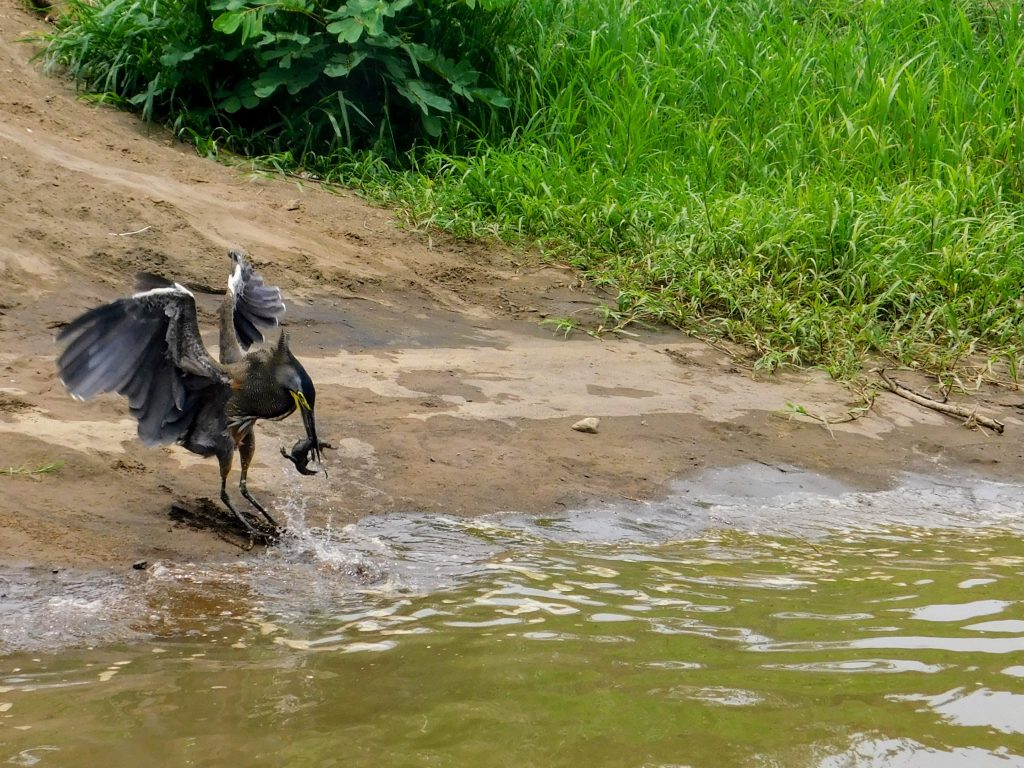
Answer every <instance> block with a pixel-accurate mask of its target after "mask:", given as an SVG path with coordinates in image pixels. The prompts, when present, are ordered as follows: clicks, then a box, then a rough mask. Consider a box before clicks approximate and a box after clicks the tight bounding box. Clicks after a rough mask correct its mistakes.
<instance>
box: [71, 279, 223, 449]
mask: <svg viewBox="0 0 1024 768" xmlns="http://www.w3.org/2000/svg"><path fill="white" fill-rule="evenodd" d="M57 340H58V341H61V342H65V343H66V344H67V346H66V348H65V349H64V351H63V352H62V353H61V355H60V357H59V358H58V360H57V369H58V371H59V372H60V377H61V381H63V382H64V386H65V387H67V389H68V391H69V392H70V393H71V394H72V395H73V396H74V397H77V398H79V399H82V400H85V399H87V398H90V397H92V396H93V395H97V394H99V393H101V392H117V393H118V394H121V395H124V396H125V397H127V398H128V405H129V408H130V409H131V414H132V416H134V417H135V418H136V419H138V422H139V437H140V438H142V440H143V442H145V443H148V444H156V443H171V442H174V441H176V440H179V439H183V438H184V437H185V436H186V435H188V434H189V432H190V431H191V430H192V429H193V426H194V421H195V419H196V416H197V414H198V413H199V412H200V410H201V408H202V406H203V405H204V404H205V403H207V402H208V401H209V399H210V398H223V399H225V400H226V399H227V396H228V395H229V394H230V379H229V377H228V375H227V374H226V373H225V372H224V371H223V369H222V368H221V367H220V366H218V365H217V363H215V362H214V361H213V358H211V357H210V354H209V353H208V352H207V351H206V347H205V346H204V345H203V340H202V337H200V335H199V323H198V320H197V318H196V304H195V299H194V298H193V296H192V294H191V293H190V292H189V291H188V290H187V289H185V288H184V287H182V286H181V285H178V284H177V283H172V284H170V285H165V286H163V287H156V288H152V289H150V290H147V291H142V292H140V293H136V294H135V295H134V296H132V297H131V298H127V299H118V300H117V301H113V302H111V303H109V304H104V305H103V306H100V307H96V308H95V309H92V310H89V311H88V312H86V313H85V314H83V315H81V316H80V317H78V318H77V319H75V320H73V321H71V322H70V323H68V324H67V325H66V326H64V328H62V329H61V331H60V333H59V334H58V335H57Z"/></svg>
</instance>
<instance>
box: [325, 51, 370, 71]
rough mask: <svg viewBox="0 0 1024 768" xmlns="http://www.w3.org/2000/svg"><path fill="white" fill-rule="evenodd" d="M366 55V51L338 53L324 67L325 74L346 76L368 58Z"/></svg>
mask: <svg viewBox="0 0 1024 768" xmlns="http://www.w3.org/2000/svg"><path fill="white" fill-rule="evenodd" d="M366 56H367V54H366V52H365V51H353V52H352V53H336V54H335V55H334V56H332V57H331V60H330V62H328V64H327V66H325V67H324V74H325V75H327V76H328V77H345V76H346V75H348V74H350V73H351V72H352V70H353V69H355V68H356V67H358V66H359V65H360V64H361V63H362V62H363V60H365V59H366Z"/></svg>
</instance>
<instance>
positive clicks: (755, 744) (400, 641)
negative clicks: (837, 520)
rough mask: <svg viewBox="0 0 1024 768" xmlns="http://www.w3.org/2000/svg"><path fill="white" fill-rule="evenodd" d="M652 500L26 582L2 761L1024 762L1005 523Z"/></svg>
mask: <svg viewBox="0 0 1024 768" xmlns="http://www.w3.org/2000/svg"><path fill="white" fill-rule="evenodd" d="M907 498H913V499H917V500H918V501H920V499H919V497H917V496H913V495H912V496H910V497H907ZM861 501H863V499H861ZM933 502H934V499H932V500H931V501H928V502H927V503H929V504H933ZM860 503H861V502H858V504H860ZM915 503H917V502H915ZM921 503H924V502H921ZM949 503H950V504H954V503H955V504H964V503H966V502H964V499H963V498H960V497H957V498H956V499H953V500H952V501H949ZM970 503H971V504H973V509H974V511H975V512H977V514H979V515H984V514H985V509H986V507H985V504H986V502H985V500H984V499H982V500H981V501H978V500H977V499H975V500H974V501H972V502H970ZM1006 503H1007V502H1006V500H1005V499H1003V501H1002V502H1000V504H1002V505H1003V506H1001V507H999V505H995V506H992V505H990V506H989V507H988V509H989V510H990V511H991V510H992V509H995V507H999V509H1002V510H1003V512H1005V511H1006ZM885 504H888V505H889V506H892V504H893V502H892V500H891V499H890V500H889V501H888V502H885ZM885 504H883V506H885ZM782 506H785V505H780V504H774V505H772V508H780V507H782ZM803 506H804V507H805V508H806V509H820V507H821V504H820V503H818V504H817V506H815V502H813V501H805V502H803ZM904 506H906V505H904ZM932 508H933V511H934V504H933V507H932ZM843 509H844V510H846V511H845V512H841V513H839V516H840V517H842V516H843V515H847V516H848V515H849V509H850V505H849V504H847V505H846V506H845V507H843ZM978 510H980V511H978ZM950 511H951V513H953V512H956V510H955V509H952V508H951V510H950ZM996 511H997V512H998V509H997V510H996ZM734 512H735V510H734ZM663 513H665V510H662V512H661V513H659V514H657V515H654V516H653V517H650V516H649V517H647V518H644V519H643V520H641V519H640V518H639V517H637V516H634V517H633V518H630V519H628V520H627V519H624V518H623V517H621V516H616V513H613V512H609V513H604V514H603V516H601V515H597V516H586V515H578V516H576V517H568V518H564V519H559V520H547V521H543V520H542V521H531V522H529V523H525V522H523V521H521V520H518V519H515V518H509V519H508V520H501V519H498V520H496V521H491V522H487V523H480V522H477V523H470V522H460V521H453V520H447V519H443V518H442V519H430V518H425V517H408V518H402V517H401V516H396V517H395V518H393V519H390V520H385V521H379V522H377V523H376V524H375V525H376V527H370V528H369V529H367V528H359V529H354V530H349V531H345V532H335V533H331V532H323V531H321V532H317V536H310V537H309V538H307V539H304V540H303V542H300V543H297V544H294V545H292V546H291V547H290V548H289V547H288V546H286V547H284V548H283V549H282V551H281V552H275V553H270V554H268V555H267V556H266V557H264V558H260V559H258V562H256V563H238V564H233V565H225V566H223V567H219V568H211V567H208V568H195V567H191V566H187V565H170V564H160V565H157V566H154V567H153V568H151V569H150V571H149V573H147V574H142V575H139V577H138V579H137V580H136V581H134V582H129V583H124V584H114V583H109V582H104V583H102V584H99V585H97V584H96V583H95V582H90V581H89V580H88V579H85V578H83V579H82V580H81V581H80V582H72V581H67V582H65V583H63V584H61V585H60V588H48V589H46V590H37V593H33V594H31V595H30V594H28V593H27V592H24V591H23V593H22V597H21V602H20V603H19V604H18V605H17V606H15V608H17V609H18V610H21V611H24V612H25V617H26V620H27V621H29V622H30V623H31V622H36V624H37V625H38V626H37V627H36V628H35V629H27V628H26V626H25V625H24V623H21V624H17V623H16V622H15V621H14V620H13V619H11V618H10V614H8V620H7V623H6V624H4V623H3V621H2V620H0V629H3V630H5V632H6V635H5V634H3V633H2V632H0V638H3V637H6V638H7V639H8V643H9V645H10V646H11V647H12V648H13V647H14V645H15V642H14V641H15V640H17V644H19V645H20V647H21V648H22V650H11V651H10V652H9V653H7V655H4V656H0V765H2V764H12V765H24V766H28V765H38V766H62V767H63V768H75V767H77V766H82V767H85V766H89V767H92V766H105V767H106V768H117V767H119V766H132V767H133V768H134V767H135V766H139V765H146V766H149V765H153V766H157V765H159V766H165V765H166V766H229V765H238V766H335V765H336V766H515V768H521V767H522V766H587V767H588V768H599V767H604V766H608V767H609V768H611V767H616V768H618V767H619V766H636V767H637V768H641V767H649V768H654V767H655V766H659V767H665V768H668V767H669V766H672V767H673V768H674V767H676V766H693V767H694V768H698V767H700V768H704V767H707V768H723V767H728V766H787V767H789V766H816V767H820V768H845V767H846V766H858V767H859V766H914V767H916V766H922V767H927V768H933V767H936V766H937V767H938V768H945V767H946V766H965V767H974V766H980V767H981V768H988V767H989V766H993V767H994V766H998V767H999V768H1006V767H1007V766H1024V602H1022V600H1021V584H1022V575H1024V544H1022V542H1021V540H1020V538H1019V536H1018V534H1017V533H1015V532H1012V531H1008V530H1007V529H1006V528H1005V527H1003V526H996V527H991V526H980V527H979V526H972V527H963V528H954V527H948V526H941V525H940V526H930V527H912V526H910V527H908V526H905V525H901V526H893V525H891V524H884V525H883V524H876V525H873V526H869V527H866V528H858V529H851V528H850V527H849V526H847V527H846V530H842V531H838V532H833V533H829V534H822V533H821V532H820V531H818V532H817V533H815V534H814V535H813V536H809V535H801V536H793V535H781V534H779V533H776V534H772V535H769V534H765V533H756V532H751V531H746V532H741V531H722V530H716V529H714V528H713V527H712V528H707V527H705V528H704V530H694V531H692V532H691V533H689V534H687V535H686V536H685V537H684V536H682V535H681V533H682V532H681V531H680V530H679V529H678V528H677V529H673V530H668V529H667V528H666V526H667V525H668V524H667V523H665V522H664V520H665V519H670V518H668V517H662V516H660V515H662V514H663ZM665 514H667V513H665ZM833 514H835V513H834V511H833ZM737 515H738V516H742V515H739V513H737ZM758 519H764V515H762V516H760V517H759V518H758ZM584 521H586V522H584ZM712 522H713V521H712ZM311 541H316V543H315V544H310V542H311ZM8 579H9V580H10V577H9V576H8ZM26 589H27V588H26ZM16 591H17V590H15V592H16ZM14 597H15V598H18V595H17V594H14ZM11 605H12V604H9V605H8V606H7V607H8V608H11ZM99 625H102V626H103V627H105V628H106V631H107V633H108V634H107V635H104V634H103V633H102V632H101V633H95V632H93V634H92V635H90V631H92V630H95V629H96V627H97V626H99ZM18 627H20V630H19V629H18ZM69 627H70V629H69ZM18 631H21V632H22V634H20V635H18V634H17V632H18ZM33 633H35V636H34V637H33ZM48 633H49V634H48ZM62 633H63V634H62ZM51 636H52V637H53V638H57V639H58V640H60V639H63V640H64V641H68V640H69V638H71V639H75V638H77V639H76V640H75V641H76V642H78V643H81V642H89V643H92V645H91V647H76V648H73V649H68V648H64V649H62V650H44V648H45V646H46V645H47V643H46V642H44V641H45V640H46V638H47V637H51ZM90 637H91V639H89V638H90ZM83 638H86V639H85V640H83ZM33 640H34V641H35V642H36V647H31V646H32V641H33Z"/></svg>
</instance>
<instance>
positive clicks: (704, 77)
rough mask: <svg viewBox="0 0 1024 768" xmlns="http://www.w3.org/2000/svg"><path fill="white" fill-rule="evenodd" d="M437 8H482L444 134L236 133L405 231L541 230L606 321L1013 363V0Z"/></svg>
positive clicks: (774, 356)
mask: <svg viewBox="0 0 1024 768" xmlns="http://www.w3.org/2000/svg"><path fill="white" fill-rule="evenodd" d="M114 1H115V2H119V1H120V2H123V1H124V0H114ZM438 5H439V6H440V5H444V4H443V3H440V4H438ZM450 5H451V6H452V7H454V6H456V5H458V6H459V8H458V10H459V13H463V14H467V13H468V14H480V15H479V17H478V18H479V19H480V23H476V24H474V23H469V22H465V19H467V18H470V19H471V18H473V17H472V16H471V15H470V16H463V17H460V18H463V19H464V23H462V26H461V27H460V37H459V39H458V40H457V41H455V42H456V43H457V49H458V51H460V52H461V53H460V54H459V55H465V56H466V57H468V58H467V60H471V61H472V66H473V67H475V69H474V70H473V71H474V72H476V71H479V73H480V82H481V83H484V84H486V86H487V88H488V89H491V90H487V91H486V93H488V94H492V95H494V96H495V98H494V99H492V100H491V102H490V103H489V104H488V103H482V102H484V100H482V99H477V100H475V101H469V100H466V99H461V100H459V99H456V98H452V100H451V101H450V106H451V107H452V109H451V111H450V112H445V113H444V117H445V118H446V120H445V122H444V123H443V126H441V130H440V131H433V132H424V133H421V134H419V135H418V136H417V137H416V138H415V139H414V140H412V141H410V142H408V143H407V145H402V146H399V145H398V144H397V143H395V142H390V143H389V142H386V141H381V140H380V136H382V135H383V134H378V141H376V143H374V142H367V143H364V145H363V146H364V148H363V149H362V150H361V151H360V153H359V154H353V153H352V152H351V151H350V149H348V148H346V146H345V143H344V142H342V141H336V142H334V143H331V142H326V143H325V142H323V141H321V142H320V143H314V144H310V143H309V142H306V143H304V144H302V145H298V144H294V143H293V144H289V145H287V146H286V145H283V144H281V143H277V144H273V145H271V144H269V143H265V144H264V145H254V144H253V143H252V142H249V143H248V144H247V145H246V147H245V148H247V149H250V150H255V151H267V152H270V151H274V152H278V153H280V154H279V155H278V158H279V159H281V158H283V159H284V160H285V161H286V162H287V163H291V164H294V165H303V166H305V167H310V168H315V169H316V170H317V171H318V172H319V173H321V174H323V175H325V176H326V177H327V178H329V179H333V180H339V181H343V182H346V183H356V184H358V185H362V186H363V188H364V189H366V190H368V191H369V192H371V193H372V194H374V195H376V196H378V197H380V198H383V199H386V200H389V201H391V202H393V203H396V204H398V205H400V206H401V207H403V208H404V209H405V210H407V211H408V212H409V214H410V215H411V216H412V218H413V219H414V220H416V221H418V222H421V223H428V224H433V225H436V226H439V227H442V228H445V229H448V230H451V231H453V232H456V233H460V234H495V235H498V236H500V237H503V238H506V239H518V238H528V239H537V240H539V241H540V242H541V243H542V244H543V245H544V246H545V248H546V249H547V250H548V251H549V252H550V253H554V254H556V255H557V256H558V257H559V258H563V259H566V260H568V261H570V262H571V263H572V264H574V265H576V266H577V267H578V268H579V269H581V270H582V271H583V272H584V273H585V274H586V275H587V276H588V277H590V278H591V279H592V280H594V281H596V282H597V283H599V284H601V285H604V286H609V287H611V288H612V289H613V290H614V291H616V292H617V295H618V301H617V305H616V307H615V308H614V309H613V311H612V315H613V316H612V317H611V318H610V321H611V322H613V323H615V324H623V323H628V322H632V321H654V322H662V323H668V324H671V325H675V326H678V327H682V328H686V329H690V330H698V331H700V332H703V333H708V334H720V335H723V336H725V337H728V338H730V339H732V340H735V341H739V342H742V343H745V344H748V345H750V346H751V347H752V348H753V349H754V350H755V351H756V353H757V355H758V358H759V362H760V364H761V365H762V366H765V367H769V368H772V367H776V366H778V365H782V364H795V365H825V366H826V367H828V369H829V370H830V371H832V372H833V373H834V374H835V375H841V376H845V375H851V374H853V373H854V372H856V370H857V369H858V367H859V366H860V365H861V362H862V361H863V360H864V358H865V356H868V355H882V356H888V357H892V358H895V359H897V360H899V361H902V362H905V363H914V364H918V365H924V366H929V367H934V368H940V369H942V368H945V369H949V368H953V367H956V366H957V365H958V363H960V362H962V361H964V360H966V359H967V358H969V357H970V358H972V359H974V358H976V357H977V356H978V355H981V356H982V357H983V358H984V359H987V360H991V361H1001V362H1003V363H1005V364H1007V365H1008V366H1009V368H1010V374H1011V375H1012V376H1014V377H1016V375H1017V367H1018V361H1019V359H1020V357H1021V355H1022V353H1024V337H1022V304H1021V296H1020V293H1021V286H1022V285H1024V259H1022V257H1021V245H1022V235H1024V227H1022V221H1021V215H1022V193H1024V176H1022V168H1024V165H1022V162H1021V161H1022V153H1024V109H1022V100H1024V66H1022V65H1024V17H1022V15H1021V14H1020V12H1019V10H1018V8H1017V5H1016V4H1015V3H1011V2H1007V1H1006V0H993V1H989V0H905V1H904V2H899V3H892V2H883V1H882V0H737V2H729V3H723V2H720V0H677V1H676V2H674V3H665V2H664V0H491V1H490V2H488V3H486V4H485V5H486V8H483V7H479V6H477V5H476V4H474V3H471V2H463V3H459V4H455V3H452V4H450ZM71 28H72V29H73V24H72V26H71ZM416 29H417V30H419V31H424V30H425V27H422V26H419V27H416ZM59 38H60V35H58V39H59ZM451 44H452V40H451V39H450V38H446V41H444V45H451ZM425 45H428V46H433V47H435V48H437V49H438V50H440V49H441V48H443V45H442V41H438V42H436V43H435V42H433V41H432V39H430V38H429V37H428V38H427V42H426V43H425ZM58 50H59V48H58ZM445 50H450V49H445ZM450 55H451V56H454V55H455V54H450ZM58 58H60V57H59V56H58ZM65 60H66V61H67V59H65ZM467 66H468V65H467ZM438 82H439V81H438ZM442 85H443V83H441V84H440V85H438V84H436V83H435V89H437V92H438V93H440V92H441V91H442V90H443V88H441V86H442ZM444 92H445V93H446V94H447V93H448V92H447V91H444ZM140 93H141V91H140ZM180 93H181V89H180V86H179V91H178V94H179V95H180ZM122 95H123V96H126V97H128V98H132V99H139V98H140V96H139V93H136V94H122ZM506 99H507V101H506ZM495 105H498V106H502V108H499V109H492V108H489V107H490V106H495ZM505 105H507V106H505ZM485 107H488V108H485ZM188 108H189V107H188V106H179V107H176V108H175V109H176V110H177V112H176V114H178V115H179V116H180V115H181V114H182V113H183V112H185V113H187V110H188ZM275 109H278V110H284V109H286V107H284V106H281V105H275ZM229 117H230V116H228V115H224V114H223V113H218V119H220V120H224V121H226V122H225V123H224V127H223V130H224V131H226V132H227V134H228V135H230V134H231V131H232V130H234V127H232V126H233V124H232V123H231V122H230V120H229ZM282 119H283V120H285V121H286V119H285V118H282ZM435 127H437V126H435ZM335 133H336V134H338V132H335ZM343 133H344V131H342V132H341V134H343ZM338 135H340V134H338ZM396 161H397V162H396Z"/></svg>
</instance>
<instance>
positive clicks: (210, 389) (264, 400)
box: [57, 250, 330, 546]
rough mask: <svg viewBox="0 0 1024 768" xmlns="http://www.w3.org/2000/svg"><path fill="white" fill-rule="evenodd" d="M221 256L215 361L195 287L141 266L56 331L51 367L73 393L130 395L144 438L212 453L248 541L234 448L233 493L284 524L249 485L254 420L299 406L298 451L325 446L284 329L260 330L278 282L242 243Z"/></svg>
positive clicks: (312, 394)
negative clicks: (129, 285)
mask: <svg viewBox="0 0 1024 768" xmlns="http://www.w3.org/2000/svg"><path fill="white" fill-rule="evenodd" d="M228 255H229V257H230V259H231V265H232V267H231V272H230V276H229V278H228V287H227V292H226V293H225V296H224V299H223V301H222V302H221V305H220V315H219V319H220V338H219V342H220V350H219V356H218V357H219V359H218V360H215V359H214V358H213V357H212V356H211V354H210V353H209V351H208V350H207V349H206V345H205V344H203V339H202V337H201V336H200V334H199V318H198V315H197V313H196V302H195V296H194V295H193V294H192V292H191V291H189V290H188V289H187V288H185V286H183V285H182V284H181V283H177V282H172V281H171V280H168V279H166V278H164V277H161V276H159V275H155V274H152V273H141V274H139V275H138V276H137V279H136V293H134V294H133V295H131V296H129V297H127V298H121V299H117V300H115V301H111V302H109V303H107V304H103V305H101V306H98V307H95V308H94V309H90V310H89V311H87V312H85V313H84V314H82V315H80V316H79V317H77V318H76V319H74V320H72V321H71V322H69V323H68V324H67V325H65V326H64V327H63V328H62V329H61V330H60V332H59V333H58V334H57V341H58V342H59V343H63V344H65V345H66V346H65V347H64V349H63V351H62V352H61V354H60V357H59V358H58V360H57V369H58V372H59V374H60V379H61V381H62V382H63V384H64V386H65V388H66V389H67V390H68V392H69V393H70V394H71V396H72V397H74V398H76V399H79V400H87V399H89V398H91V397H93V396H95V395H98V394H100V393H104V392H116V393H118V394H120V395H123V396H125V397H126V398H128V408H129V411H130V413H131V415H132V416H133V417H135V419H136V420H137V421H138V435H139V438H140V439H141V440H142V442H143V443H144V444H146V445H165V444H170V443H177V444H178V445H181V446H183V447H184V448H186V449H187V450H189V451H191V452H193V453H196V454H199V455H200V456H204V457H209V456H216V457H217V461H218V462H219V464H220V499H221V501H222V502H223V503H224V505H225V506H226V507H227V508H228V510H230V511H231V512H232V513H233V514H234V515H235V517H237V518H238V520H239V521H240V522H241V523H242V525H243V527H244V528H245V530H246V532H247V533H248V534H249V540H250V546H251V545H252V543H253V541H254V540H255V539H256V538H258V537H261V536H265V535H266V534H265V533H264V532H262V531H258V530H257V529H256V527H255V526H254V525H253V523H252V522H250V519H249V517H248V516H247V515H246V514H243V513H242V511H241V510H239V509H238V507H237V506H235V504H234V503H232V501H231V497H230V496H229V495H228V492H227V480H228V475H229V473H230V472H231V466H232V463H233V461H234V455H235V451H237V452H238V456H239V460H240V469H241V476H240V478H239V481H238V490H239V492H240V493H241V494H242V496H243V497H244V498H245V499H246V500H247V501H248V502H249V503H250V504H251V505H252V506H253V507H254V508H255V509H256V510H257V511H258V512H260V513H261V514H262V515H263V517H264V518H266V520H267V522H268V523H269V524H270V525H271V530H272V531H273V532H274V535H276V534H277V533H278V532H280V530H281V529H280V527H279V526H278V524H277V522H276V521H275V520H274V518H273V517H272V516H271V514H270V512H268V511H267V508H266V507H265V506H264V505H263V504H261V503H260V502H259V501H257V500H256V499H255V498H253V496H252V494H251V493H250V492H249V489H248V487H247V484H246V481H247V478H248V473H249V467H250V465H251V464H252V459H253V455H254V454H255V452H256V433H255V432H254V431H253V430H254V427H255V425H256V422H257V421H258V420H260V419H273V420H279V419H283V418H285V417H287V416H289V415H291V414H292V413H294V412H295V411H296V410H297V411H298V412H299V413H300V414H301V416H302V423H303V426H304V427H305V430H306V440H304V441H302V446H304V450H305V451H306V452H307V455H306V457H305V458H306V459H307V460H308V457H309V454H312V456H313V458H314V459H315V461H316V462H318V463H319V462H322V454H321V449H322V448H324V447H330V446H329V445H328V444H327V443H324V442H322V441H320V440H319V439H318V438H317V433H316V419H315V417H314V406H315V404H316V389H315V388H314V386H313V382H312V380H311V379H310V377H309V374H308V373H306V369H305V368H303V366H302V364H301V363H300V362H299V361H298V360H297V359H296V357H295V355H293V354H292V352H291V349H290V348H289V344H288V336H287V334H286V333H285V332H284V331H283V330H282V331H281V332H280V334H279V336H278V338H277V340H276V342H272V343H264V342H267V339H266V338H265V336H264V332H265V331H268V330H269V329H272V328H275V327H277V326H278V325H279V323H280V318H281V315H283V314H284V311H285V305H284V302H283V301H282V299H281V289H280V288H277V287H274V286H269V285H266V284H265V283H264V281H263V278H262V277H261V276H260V275H259V274H257V273H256V272H255V271H254V269H253V267H252V265H251V264H250V263H249V261H248V260H247V259H246V257H245V255H244V254H243V253H242V252H241V251H238V250H232V251H230V252H229V254H228ZM293 460H295V459H294V458H293ZM296 465H297V466H299V462H296ZM303 466H304V464H303ZM300 469H301V467H300Z"/></svg>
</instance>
